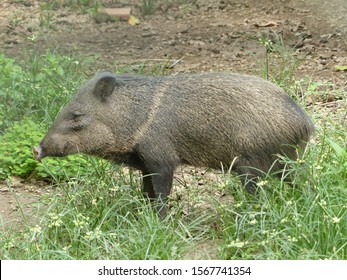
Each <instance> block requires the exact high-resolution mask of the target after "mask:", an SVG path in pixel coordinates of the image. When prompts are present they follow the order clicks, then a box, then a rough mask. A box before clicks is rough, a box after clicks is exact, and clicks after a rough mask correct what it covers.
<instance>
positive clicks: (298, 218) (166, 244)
mask: <svg viewBox="0 0 347 280" xmlns="http://www.w3.org/2000/svg"><path fill="white" fill-rule="evenodd" d="M269 55H271V53H269ZM89 67H92V66H91V65H88V64H81V63H80V60H79V59H78V58H76V57H71V56H64V55H60V54H58V53H54V52H53V53H52V52H47V53H46V54H45V55H42V56H38V55H34V54H32V55H30V56H28V58H27V61H26V62H25V63H23V64H22V65H19V64H18V63H17V62H16V61H15V60H14V59H12V58H8V57H5V56H4V55H1V54H0V73H1V76H2V79H1V81H0V83H1V91H0V97H1V99H2V100H4V102H1V104H0V120H1V123H0V128H1V134H2V135H5V134H6V133H7V132H9V131H11V128H12V127H14V126H15V125H16V123H18V122H21V121H23V120H24V119H28V118H29V119H30V120H31V121H32V122H34V123H36V124H37V125H38V128H37V129H38V130H40V129H41V132H42V133H44V131H45V130H46V128H47V127H48V126H49V125H50V123H51V122H52V120H53V119H54V118H55V115H56V114H57V113H58V111H59V109H60V108H61V106H63V104H65V103H66V102H67V100H68V99H69V97H70V96H71V94H73V92H74V91H75V89H76V88H77V87H78V85H79V84H80V83H81V82H82V81H83V80H85V79H87V75H86V74H85V73H86V72H88V69H89ZM126 69H131V68H126ZM164 69H165V67H162V66H161V65H155V66H153V67H149V66H148V65H145V64H141V65H140V69H139V72H141V73H143V74H146V73H148V74H156V75H158V74H160V73H161V71H164ZM270 69H271V68H270ZM122 71H124V69H123V70H122V69H117V72H122ZM291 71H294V70H291ZM276 73H278V72H276ZM291 73H292V72H288V71H287V72H286V73H285V75H289V76H290V75H291ZM270 74H271V73H270ZM285 75H284V76H285ZM269 77H271V75H269ZM280 80H281V83H283V85H282V86H284V87H285V88H286V89H289V90H290V91H291V93H292V96H294V97H295V98H297V100H298V101H299V102H300V103H301V104H304V100H306V98H307V96H310V95H320V94H321V93H320V92H319V87H316V86H315V85H314V84H310V85H309V86H308V87H304V86H302V83H303V82H302V81H297V80H295V79H294V84H293V77H290V79H282V78H281V79H280ZM286 81H290V82H286ZM339 94H340V93H339ZM341 102H346V100H342V101H341ZM8 108H11V110H9V109H8ZM310 114H311V115H312V117H313V119H314V122H315V124H316V126H317V134H316V136H315V137H314V139H313V141H312V143H311V144H310V146H309V147H308V149H307V150H306V151H305V153H304V154H303V155H302V156H301V157H300V159H299V160H298V161H296V162H290V161H288V159H283V160H284V161H286V162H287V165H286V166H287V168H288V170H289V172H290V173H291V176H292V179H293V181H294V183H295V186H296V187H292V186H289V185H287V184H286V183H284V181H283V180H279V179H274V178H272V177H271V176H267V177H265V178H264V179H263V180H262V182H260V183H259V187H260V193H259V197H257V198H254V197H253V196H251V195H248V194H247V193H246V192H245V191H244V190H243V188H242V187H241V185H240V182H239V180H238V178H236V177H235V176H233V175H232V174H228V173H224V174H222V175H221V176H219V177H218V179H217V180H215V181H213V182H212V183H211V182H209V183H207V184H205V186H198V184H197V181H199V180H200V178H198V177H199V176H197V175H196V174H194V175H193V178H194V179H193V180H192V182H193V183H191V184H190V183H189V182H188V183H187V185H186V186H184V187H183V186H181V187H179V188H178V190H176V191H174V192H173V194H172V198H171V201H170V211H169V215H168V217H167V218H166V219H165V220H164V221H159V220H158V217H157V214H156V212H155V211H154V210H153V207H152V205H151V203H149V202H148V201H147V200H146V199H145V198H144V197H143V196H142V194H141V191H140V180H139V179H140V174H139V173H138V172H134V171H129V170H128V169H126V168H123V167H121V166H113V165H111V164H108V163H107V164H106V163H105V162H104V161H99V160H96V159H93V158H88V157H87V158H84V160H83V161H79V162H81V163H82V164H83V163H85V165H83V166H82V167H81V169H71V168H72V167H71V166H70V167H69V166H68V165H63V166H60V167H59V169H58V168H56V167H54V166H52V164H51V162H49V160H47V161H45V160H44V161H43V165H42V166H41V167H40V168H41V172H43V169H45V170H46V173H47V174H51V175H52V176H51V180H52V181H51V184H52V185H53V187H54V191H53V192H52V193H50V194H48V195H42V196H41V197H40V200H39V201H38V202H37V203H35V204H33V205H32V206H33V208H34V209H33V213H32V214H31V216H30V215H29V216H30V218H26V217H27V216H24V215H23V219H24V222H23V224H21V225H18V224H6V225H5V224H4V223H3V224H0V258H1V259H67V260H68V259H184V258H191V257H192V254H191V251H194V250H195V251H198V252H199V251H201V252H202V251H206V252H207V254H202V253H200V254H199V253H197V255H194V257H198V258H199V257H200V258H208V257H210V258H220V259H347V223H346V220H347V187H346V181H347V147H346V141H345V139H346V138H347V128H346V126H345V125H344V120H345V117H346V116H345V113H343V112H342V111H341V112H339V111H336V112H335V113H331V112H330V111H326V109H324V108H320V107H319V108H318V107H317V108H316V107H312V108H310ZM28 131H30V130H29V129H28V130H27V133H28ZM33 135H34V136H35V137H37V133H36V132H35V133H34V132H33ZM34 136H33V137H34ZM0 137H1V136H0ZM30 137H31V136H30V135H27V134H25V138H26V139H28V138H30ZM19 145H20V144H19ZM18 148H20V147H18ZM2 151H3V150H2ZM2 153H3V154H0V161H2V160H3V159H4V152H2ZM12 156H13V157H15V156H16V155H15V154H13V155H12ZM61 160H63V159H61ZM65 160H66V159H65ZM57 174H64V176H57ZM11 175H12V174H11V173H8V171H7V176H8V178H11ZM6 182H7V183H6V184H7V185H8V187H9V190H10V191H11V190H12V183H11V180H7V181H6ZM180 184H182V185H183V183H182V180H180V183H179V185H180ZM177 194H179V196H181V197H182V198H181V199H179V198H177V197H178V195H177ZM12 195H13V197H14V198H16V192H14V191H13V192H12ZM224 198H230V199H224ZM17 201H19V200H17ZM231 201H234V202H231ZM17 206H18V207H19V212H21V211H23V212H24V211H25V210H24V208H23V206H22V205H21V204H20V203H19V202H18V205H17ZM0 221H2V219H0ZM202 244H204V246H203V250H202V249H201V246H202Z"/></svg>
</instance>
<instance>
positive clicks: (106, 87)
mask: <svg viewBox="0 0 347 280" xmlns="http://www.w3.org/2000/svg"><path fill="white" fill-rule="evenodd" d="M313 132H314V125H313V123H312V122H311V120H310V118H309V117H308V116H307V114H306V113H305V112H304V110H303V109H301V108H300V107H299V106H298V105H297V104H296V103H295V102H294V101H293V100H292V99H291V98H290V97H289V96H288V95H287V94H286V93H285V92H284V91H283V90H282V89H280V88H279V87H277V86H276V85H274V84H272V83H270V82H268V81H265V80H263V79H261V78H258V77H255V76H249V75H241V74H232V73H206V74H195V75H177V76H167V77H141V76H130V75H113V74H112V73H111V72H106V71H105V72H100V73H98V74H96V76H95V77H93V78H92V79H91V80H90V81H88V82H87V83H86V84H85V85H83V86H82V87H81V88H80V89H79V91H78V92H77V94H76V95H75V96H74V97H73V98H72V100H71V101H70V102H69V103H68V104H67V105H66V106H65V108H63V109H62V111H61V112H60V114H59V116H58V117H57V119H56V120H55V122H54V123H53V125H52V126H51V128H50V129H49V130H48V133H47V135H46V136H45V137H44V138H43V140H42V141H41V143H40V145H39V146H38V147H36V148H34V154H35V157H36V159H38V160H40V159H42V158H44V157H47V156H51V157H61V156H66V155H70V154H75V153H85V154H89V155H95V156H99V157H101V158H105V159H109V160H112V161H114V162H116V163H125V164H127V165H129V166H130V167H134V168H137V169H139V170H141V171H142V173H143V189H144V192H145V193H146V194H147V195H148V197H149V198H151V199H157V200H158V205H159V206H158V209H159V212H160V215H161V216H162V217H163V216H164V215H165V200H166V198H167V196H168V195H169V193H170V190H171V186H172V181H173V173H174V171H175V169H176V167H177V166H178V165H179V164H189V165H193V166H204V167H209V168H214V169H219V168H221V167H224V168H229V167H231V169H232V170H233V171H235V172H236V173H237V174H239V175H240V178H241V181H242V183H243V184H244V185H245V187H246V188H247V190H249V191H251V192H252V191H254V189H255V187H256V181H257V178H258V177H260V176H262V174H263V173H264V172H265V173H266V172H268V171H269V169H271V170H272V171H276V170H280V169H281V168H282V166H281V163H280V162H279V161H278V160H277V161H276V159H278V155H285V156H287V157H289V158H291V159H296V157H297V150H296V148H297V147H298V148H304V147H305V146H306V142H307V141H308V140H309V137H310V135H311V134H312V133H313Z"/></svg>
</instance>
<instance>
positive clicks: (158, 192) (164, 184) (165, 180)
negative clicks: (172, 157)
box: [143, 168, 173, 219]
mask: <svg viewBox="0 0 347 280" xmlns="http://www.w3.org/2000/svg"><path fill="white" fill-rule="evenodd" d="M172 181H173V170H170V169H166V168H161V169H160V170H156V171H155V172H154V171H153V172H152V173H150V172H144V173H143V190H144V192H145V194H146V195H147V196H148V198H150V199H151V200H152V201H154V203H155V204H156V207H157V210H158V213H159V216H160V218H161V219H163V218H164V217H165V215H166V201H167V197H168V195H169V194H170V191H171V188H172Z"/></svg>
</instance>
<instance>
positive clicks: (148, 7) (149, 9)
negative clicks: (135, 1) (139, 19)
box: [142, 0, 157, 15]
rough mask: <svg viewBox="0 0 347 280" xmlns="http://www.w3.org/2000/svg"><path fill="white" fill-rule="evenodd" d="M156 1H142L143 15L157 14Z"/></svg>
mask: <svg viewBox="0 0 347 280" xmlns="http://www.w3.org/2000/svg"><path fill="white" fill-rule="evenodd" d="M156 4H157V1H156V0H142V14H143V15H152V14H153V13H154V12H155V8H156Z"/></svg>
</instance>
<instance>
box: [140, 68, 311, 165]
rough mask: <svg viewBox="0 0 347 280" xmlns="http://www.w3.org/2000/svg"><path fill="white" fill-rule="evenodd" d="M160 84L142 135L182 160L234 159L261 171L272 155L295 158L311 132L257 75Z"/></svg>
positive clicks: (301, 114) (300, 113) (226, 161)
mask: <svg viewBox="0 0 347 280" xmlns="http://www.w3.org/2000/svg"><path fill="white" fill-rule="evenodd" d="M159 80H160V81H158V80H156V82H157V83H158V84H157V86H156V88H155V90H154V91H153V93H152V94H153V96H152V109H151V112H150V113H149V116H148V121H147V123H146V124H144V125H145V127H146V128H145V130H146V135H147V136H146V137H154V139H155V138H156V137H158V135H160V137H161V139H165V141H168V145H170V147H171V148H172V149H174V150H175V152H176V153H177V154H178V156H179V157H180V159H181V160H182V161H183V162H187V163H190V164H193V165H206V166H210V167H216V168H217V167H220V164H221V163H223V164H231V162H232V161H233V159H234V158H236V157H237V158H239V159H247V162H250V163H252V165H253V166H256V167H258V168H260V169H263V170H265V169H267V168H269V167H270V165H271V162H272V161H273V156H274V155H275V154H278V153H281V154H286V155H288V156H289V157H291V158H294V157H295V149H294V148H293V146H294V145H299V146H302V147H303V146H304V145H305V142H306V141H308V139H309V136H310V135H311V134H312V133H313V131H314V126H313V124H312V122H311V120H310V118H309V117H308V116H307V114H306V113H305V112H304V111H303V110H302V109H301V108H300V107H299V106H298V105H297V104H296V103H295V102H294V101H293V100H292V99H291V98H290V97H289V96H288V95H287V94H286V93H285V92H284V91H283V90H282V89H280V88H279V87H277V86H276V85H274V84H272V83H270V82H268V81H265V80H263V79H261V78H258V77H254V76H249V75H240V74H230V73H206V74H198V75H182V76H170V77H161V78H159ZM257 162H259V164H258V163H257Z"/></svg>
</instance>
